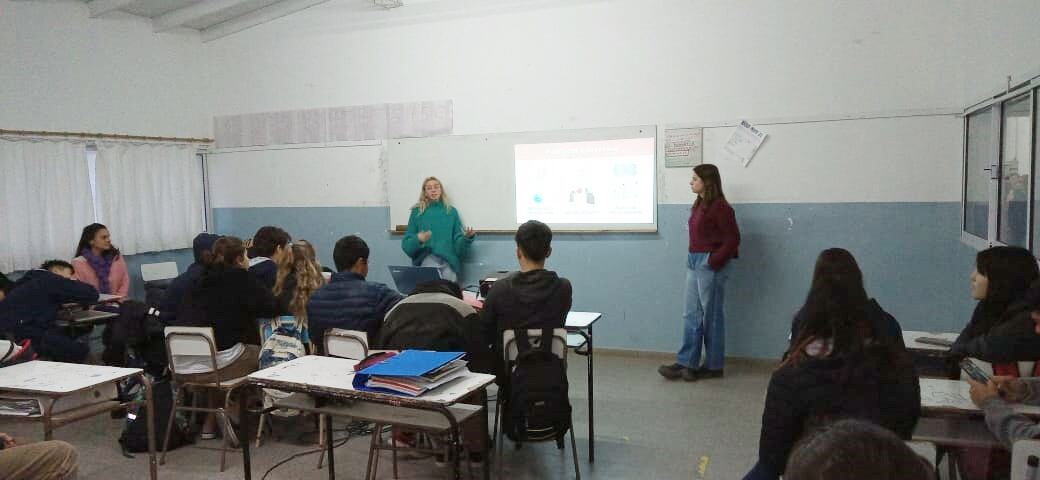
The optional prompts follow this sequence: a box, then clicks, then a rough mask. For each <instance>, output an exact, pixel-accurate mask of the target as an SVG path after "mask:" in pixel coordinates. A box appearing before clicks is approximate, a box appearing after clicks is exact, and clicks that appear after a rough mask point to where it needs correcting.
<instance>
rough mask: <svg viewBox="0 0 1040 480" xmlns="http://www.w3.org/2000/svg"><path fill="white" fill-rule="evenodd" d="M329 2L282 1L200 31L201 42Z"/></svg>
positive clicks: (318, 0)
mask: <svg viewBox="0 0 1040 480" xmlns="http://www.w3.org/2000/svg"><path fill="white" fill-rule="evenodd" d="M327 1H329V0H282V1H280V2H278V3H275V4H272V5H268V6H266V7H264V8H261V9H259V10H254V11H252V12H249V13H247V14H245V15H242V16H239V17H235V18H232V19H231V20H228V21H226V22H223V23H218V24H216V25H214V26H212V27H209V28H206V29H204V30H202V41H203V42H209V41H212V40H216V39H218V38H221V37H226V36H228V35H231V34H233V33H238V32H241V31H242V30H245V29H247V28H252V27H255V26H257V25H260V24H264V23H267V22H270V21H272V20H276V19H279V18H282V17H284V16H286V15H290V14H293V13H296V12H298V11H300V10H304V9H307V8H310V7H313V6H315V5H320V4H322V3H325V2H327Z"/></svg>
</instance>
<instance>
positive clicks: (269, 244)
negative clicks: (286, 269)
mask: <svg viewBox="0 0 1040 480" xmlns="http://www.w3.org/2000/svg"><path fill="white" fill-rule="evenodd" d="M291 241H292V237H290V236H289V234H288V233H286V231H285V230H282V229H280V228H278V227H272V226H266V227H260V229H259V230H257V231H256V235H253V244H252V246H250V247H249V273H252V274H253V275H255V276H256V278H258V279H260V283H262V284H264V286H266V287H267V289H268V290H270V289H272V288H274V282H275V280H276V278H275V277H277V276H278V264H277V262H278V260H280V259H281V258H282V255H285V254H286V252H287V251H288V249H289V242H291Z"/></svg>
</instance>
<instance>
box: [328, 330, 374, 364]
mask: <svg viewBox="0 0 1040 480" xmlns="http://www.w3.org/2000/svg"><path fill="white" fill-rule="evenodd" d="M325 355H328V356H330V357H341V358H349V359H351V360H364V359H365V357H367V356H368V334H367V333H365V332H362V331H359V330H343V329H342V328H330V329H329V330H327V331H326V332H325Z"/></svg>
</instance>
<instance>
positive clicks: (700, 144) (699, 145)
mask: <svg viewBox="0 0 1040 480" xmlns="http://www.w3.org/2000/svg"><path fill="white" fill-rule="evenodd" d="M703 158H704V131H703V130H702V129H700V128H669V129H665V131H664V166H665V167H666V168H674V167H692V166H694V165H700V164H701V162H702V161H703V160H702V159H703Z"/></svg>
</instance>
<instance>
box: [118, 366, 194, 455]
mask: <svg viewBox="0 0 1040 480" xmlns="http://www.w3.org/2000/svg"><path fill="white" fill-rule="evenodd" d="M138 393H139V398H143V397H144V387H143V386H142V387H140V390H139V391H138ZM152 403H153V404H154V405H155V425H154V430H153V431H154V432H155V450H156V451H160V450H162V448H163V440H164V439H165V438H166V425H167V423H168V422H169V421H170V415H172V414H173V387H172V386H171V385H170V381H169V380H160V381H156V382H155V383H153V384H152ZM119 443H120V445H122V446H123V450H124V452H135V453H139V452H147V451H148V412H147V410H146V407H145V406H144V404H142V405H141V406H140V407H138V408H137V411H136V412H132V414H128V415H127V416H126V427H124V428H123V434H122V435H120V437H119ZM188 443H192V438H191V436H190V435H188V428H187V425H184V424H183V423H182V422H180V421H179V419H174V421H173V431H172V432H170V447H169V450H173V449H175V448H177V447H180V446H182V445H185V444H188Z"/></svg>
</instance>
